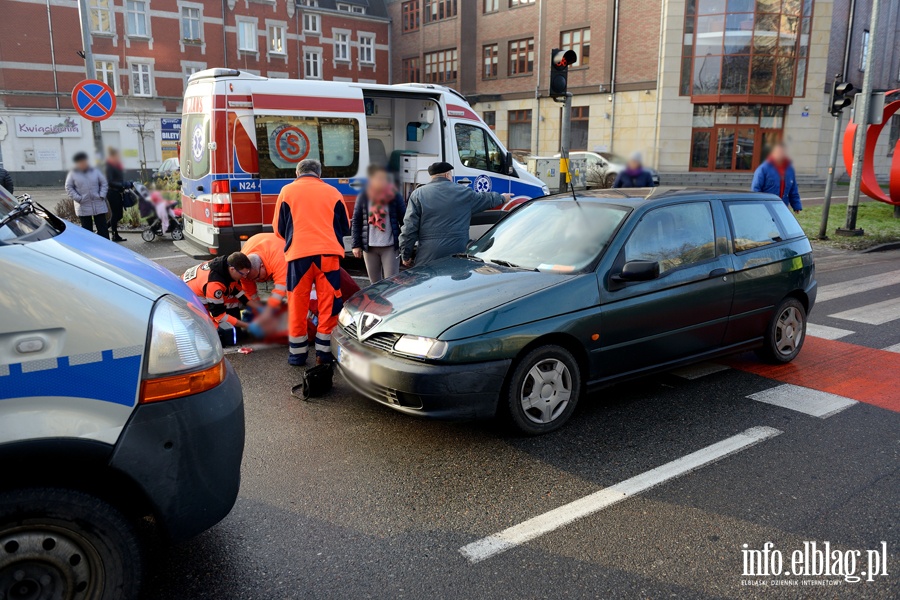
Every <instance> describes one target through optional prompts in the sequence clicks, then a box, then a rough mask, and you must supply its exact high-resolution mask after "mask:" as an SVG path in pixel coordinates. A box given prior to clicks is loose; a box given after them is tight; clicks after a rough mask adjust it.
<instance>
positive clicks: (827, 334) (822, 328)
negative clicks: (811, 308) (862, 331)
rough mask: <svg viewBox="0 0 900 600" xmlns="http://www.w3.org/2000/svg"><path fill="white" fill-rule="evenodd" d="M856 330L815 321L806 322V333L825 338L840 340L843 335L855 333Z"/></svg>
mask: <svg viewBox="0 0 900 600" xmlns="http://www.w3.org/2000/svg"><path fill="white" fill-rule="evenodd" d="M854 333H856V332H855V331H850V330H849V329H838V328H837V327H828V326H827V325H815V324H814V323H807V324H806V334H807V335H811V336H814V337H817V338H822V339H825V340H839V339H841V338H842V337H847V336H848V335H853V334H854Z"/></svg>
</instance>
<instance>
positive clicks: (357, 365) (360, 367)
mask: <svg viewBox="0 0 900 600" xmlns="http://www.w3.org/2000/svg"><path fill="white" fill-rule="evenodd" d="M337 361H338V364H340V365H341V367H342V368H343V369H344V370H346V371H347V372H348V373H350V374H351V375H353V376H354V377H356V378H357V379H359V380H361V381H365V382H368V381H370V380H371V371H372V363H371V361H370V360H369V359H368V358H367V357H365V356H362V355H360V354H354V353H350V352H347V350H346V348H344V347H343V346H340V345H338V348H337Z"/></svg>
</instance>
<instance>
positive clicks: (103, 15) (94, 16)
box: [90, 0, 115, 33]
mask: <svg viewBox="0 0 900 600" xmlns="http://www.w3.org/2000/svg"><path fill="white" fill-rule="evenodd" d="M90 6H91V32H92V33H113V32H114V31H115V29H114V24H115V20H114V18H113V12H112V0H91V5H90Z"/></svg>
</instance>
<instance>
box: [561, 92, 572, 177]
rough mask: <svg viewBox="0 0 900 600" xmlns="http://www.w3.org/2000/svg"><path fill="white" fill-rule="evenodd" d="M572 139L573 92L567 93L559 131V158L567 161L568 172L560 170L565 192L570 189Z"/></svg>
mask: <svg viewBox="0 0 900 600" xmlns="http://www.w3.org/2000/svg"><path fill="white" fill-rule="evenodd" d="M571 138H572V92H566V99H565V101H564V102H563V107H562V126H561V128H560V131H559V156H560V158H561V159H565V160H566V170H565V172H563V170H562V169H560V170H559V191H560V192H565V191H566V189H567V188H568V187H569V181H568V180H569V177H570V174H569V169H570V168H571V164H569V162H568V160H569V145H570V143H571Z"/></svg>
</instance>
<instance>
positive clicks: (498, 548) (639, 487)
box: [459, 427, 781, 564]
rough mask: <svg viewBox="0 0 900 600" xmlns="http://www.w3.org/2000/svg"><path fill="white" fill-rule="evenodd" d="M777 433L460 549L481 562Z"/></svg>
mask: <svg viewBox="0 0 900 600" xmlns="http://www.w3.org/2000/svg"><path fill="white" fill-rule="evenodd" d="M780 433H781V431H780V430H778V429H774V428H772V427H751V428H750V429H748V430H746V431H744V432H743V433H739V434H737V435H734V436H732V437H730V438H727V439H724V440H722V441H721V442H717V443H715V444H713V445H711V446H707V447H706V448H703V449H701V450H698V451H696V452H693V453H691V454H688V455H687V456H683V457H681V458H679V459H677V460H673V461H672V462H670V463H666V464H664V465H662V466H660V467H656V468H655V469H651V470H650V471H647V472H646V473H641V474H640V475H637V476H635V477H632V478H631V479H626V480H625V481H622V482H621V483H617V484H616V485H614V486H612V487H608V488H604V489H602V490H600V491H598V492H594V493H593V494H591V495H589V496H585V497H584V498H580V499H578V500H575V501H574V502H570V503H569V504H564V505H563V506H560V507H559V508H554V509H553V510H551V511H549V512H546V513H544V514H542V515H539V516H537V517H534V518H532V519H528V520H527V521H524V522H522V523H519V524H518V525H513V526H512V527H510V528H508V529H504V530H503V531H501V532H499V533H495V534H494V535H491V536H488V537H486V538H482V539H480V540H478V541H477V542H472V543H471V544H468V545H466V546H463V547H462V548H460V549H459V551H460V553H461V554H462V555H463V556H465V557H466V558H467V559H468V560H469V562H471V563H473V564H474V563H477V562H481V561H483V560H485V559H486V558H490V557H491V556H494V555H495V554H499V553H501V552H505V551H507V550H509V549H510V548H514V547H516V546H518V545H520V544H524V543H525V542H528V541H530V540H533V539H535V538H536V537H539V536H542V535H544V534H545V533H549V532H551V531H553V530H555V529H559V528H560V527H564V526H565V525H568V524H569V523H572V522H573V521H577V520H578V519H581V518H583V517H586V516H588V515H591V514H593V513H595V512H597V511H599V510H602V509H604V508H607V507H610V506H612V505H613V504H616V503H618V502H621V501H622V500H626V499H628V498H630V497H631V496H634V495H636V494H640V493H641V492H645V491H647V490H649V489H651V488H653V487H656V486H658V485H660V484H662V483H665V482H666V481H668V480H670V479H674V478H676V477H680V476H682V475H685V474H687V473H690V472H691V471H694V470H696V469H699V468H701V467H705V466H706V465H709V464H712V463H714V462H716V461H717V460H721V459H723V458H725V457H726V456H729V455H731V454H734V453H736V452H740V451H741V450H745V449H747V448H749V447H751V446H754V445H756V444H758V443H759V442H762V441H763V440H767V439H769V438H772V437H775V436H776V435H779V434H780Z"/></svg>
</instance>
